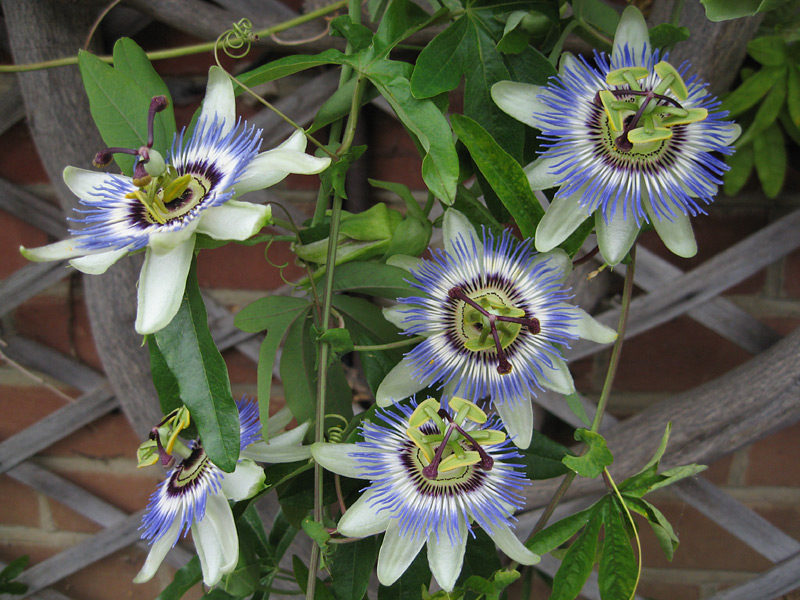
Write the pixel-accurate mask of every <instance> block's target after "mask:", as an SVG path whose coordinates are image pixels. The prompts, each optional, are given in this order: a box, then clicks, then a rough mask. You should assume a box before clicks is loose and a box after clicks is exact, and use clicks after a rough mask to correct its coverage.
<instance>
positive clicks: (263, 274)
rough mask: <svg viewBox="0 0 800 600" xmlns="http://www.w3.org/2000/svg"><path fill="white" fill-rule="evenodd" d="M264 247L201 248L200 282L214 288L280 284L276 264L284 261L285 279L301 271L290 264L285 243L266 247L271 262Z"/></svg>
mask: <svg viewBox="0 0 800 600" xmlns="http://www.w3.org/2000/svg"><path fill="white" fill-rule="evenodd" d="M265 249H266V244H258V245H255V246H243V245H241V244H228V245H227V246H223V247H221V248H215V249H214V251H213V252H208V251H206V252H202V253H201V254H200V259H199V260H198V267H197V276H198V279H199V280H200V285H201V286H203V287H209V288H218V289H241V290H272V289H275V288H277V287H280V286H282V285H283V284H284V281H283V279H281V270H280V268H279V266H281V265H284V264H287V263H288V265H287V266H286V268H285V269H284V270H283V275H284V277H285V278H286V279H287V280H289V281H291V280H294V279H298V278H299V277H301V276H302V275H303V274H304V273H305V271H304V270H303V269H301V268H300V267H298V266H297V265H295V264H294V255H293V254H292V253H291V251H290V250H289V245H288V243H286V242H275V243H274V244H272V245H271V246H270V247H269V251H268V252H267V256H266V258H267V259H269V261H270V262H271V263H272V264H270V262H267V260H266V259H265V257H264V252H265ZM273 265H278V267H276V266H273ZM234 266H235V268H232V267H234Z"/></svg>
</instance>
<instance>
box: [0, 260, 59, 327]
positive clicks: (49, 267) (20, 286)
mask: <svg viewBox="0 0 800 600" xmlns="http://www.w3.org/2000/svg"><path fill="white" fill-rule="evenodd" d="M74 272H75V271H74V270H73V269H72V268H71V267H70V266H69V263H68V262H67V261H55V262H47V263H30V264H27V265H25V266H24V267H22V268H21V269H18V270H17V271H16V272H15V273H14V274H12V275H10V276H8V277H6V278H5V279H4V280H3V281H1V282H0V315H5V314H8V313H10V312H11V311H12V310H14V309H15V308H17V307H18V306H19V305H20V304H22V303H23V302H25V301H27V300H30V299H31V298H33V297H34V296H36V295H37V294H39V293H40V292H43V291H44V290H46V289H47V288H49V287H50V286H51V285H53V284H55V283H58V282H59V281H61V280H62V279H64V278H66V277H67V276H69V275H71V274H72V273H74Z"/></svg>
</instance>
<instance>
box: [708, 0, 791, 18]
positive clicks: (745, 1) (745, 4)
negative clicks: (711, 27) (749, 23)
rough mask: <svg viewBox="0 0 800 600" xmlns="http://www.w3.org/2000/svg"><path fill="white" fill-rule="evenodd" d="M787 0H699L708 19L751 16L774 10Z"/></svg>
mask: <svg viewBox="0 0 800 600" xmlns="http://www.w3.org/2000/svg"><path fill="white" fill-rule="evenodd" d="M787 1H788V0H700V3H701V4H702V5H703V7H704V8H705V9H706V17H708V20H709V21H728V20H730V19H738V18H740V17H752V16H753V15H756V14H758V13H763V12H767V11H770V10H774V9H776V8H778V7H779V6H782V5H783V4H786V2H787Z"/></svg>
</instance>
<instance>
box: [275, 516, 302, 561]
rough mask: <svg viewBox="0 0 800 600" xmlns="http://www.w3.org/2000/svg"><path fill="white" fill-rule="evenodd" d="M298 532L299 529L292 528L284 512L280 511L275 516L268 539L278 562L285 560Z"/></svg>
mask: <svg viewBox="0 0 800 600" xmlns="http://www.w3.org/2000/svg"><path fill="white" fill-rule="evenodd" d="M298 531H299V530H298V529H297V528H295V527H292V525H291V524H290V523H289V520H288V519H287V518H286V515H284V514H283V511H282V510H280V509H278V514H276V515H275V520H274V521H273V522H272V528H271V529H270V530H269V538H268V542H269V546H270V547H271V548H274V550H273V551H272V555H273V557H274V558H275V561H276V562H280V560H281V559H282V558H283V555H284V554H285V553H286V550H287V548H289V545H290V544H291V543H292V540H293V539H294V538H295V536H296V535H297V533H298Z"/></svg>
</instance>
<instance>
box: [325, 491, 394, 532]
mask: <svg viewBox="0 0 800 600" xmlns="http://www.w3.org/2000/svg"><path fill="white" fill-rule="evenodd" d="M374 495H375V492H374V491H373V490H372V488H369V489H367V491H366V492H364V493H363V494H362V495H361V497H360V498H359V499H358V500H356V501H355V502H354V503H353V504H352V505H351V506H350V507H349V508H348V509H347V510H346V511H345V513H344V515H342V518H341V519H339V524H338V525H337V526H336V528H337V529H338V531H339V533H341V534H342V535H345V536H347V537H367V536H370V535H376V534H378V533H381V532H383V531H386V528H387V527H388V526H389V522H390V521H391V520H392V517H391V516H390V514H391V513H390V512H389V511H388V510H382V511H378V509H377V508H373V507H372V506H370V501H371V499H372V496H374Z"/></svg>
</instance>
